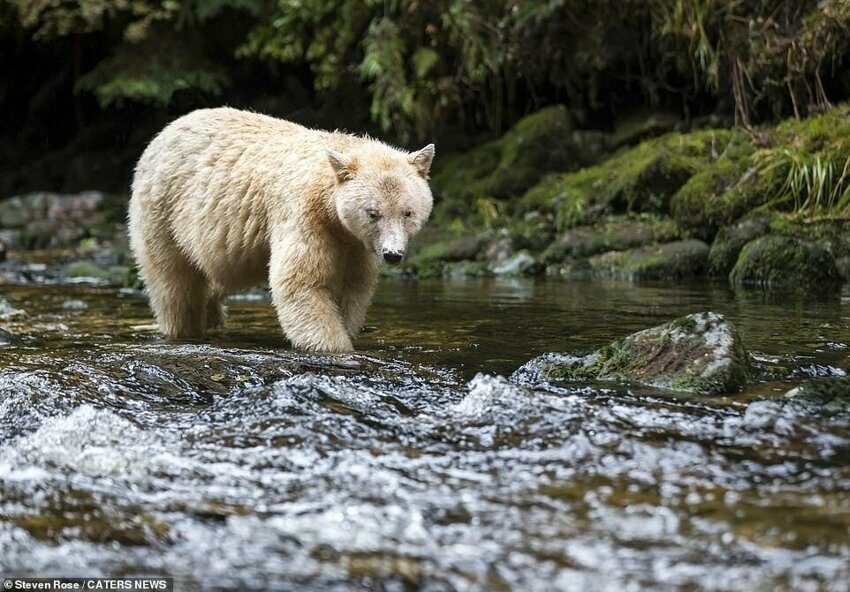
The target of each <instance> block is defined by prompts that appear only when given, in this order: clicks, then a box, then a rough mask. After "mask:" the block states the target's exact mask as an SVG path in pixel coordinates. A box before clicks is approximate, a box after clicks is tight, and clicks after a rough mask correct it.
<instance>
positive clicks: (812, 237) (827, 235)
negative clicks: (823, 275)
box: [770, 216, 850, 258]
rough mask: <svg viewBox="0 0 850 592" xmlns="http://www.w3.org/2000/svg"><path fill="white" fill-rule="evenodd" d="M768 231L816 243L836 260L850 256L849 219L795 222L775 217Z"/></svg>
mask: <svg viewBox="0 0 850 592" xmlns="http://www.w3.org/2000/svg"><path fill="white" fill-rule="evenodd" d="M770 230H771V233H773V234H781V235H784V236H795V237H799V238H803V239H806V240H809V241H812V242H814V243H818V244H819V245H821V246H822V247H823V248H825V249H826V250H827V251H829V252H830V253H832V254H833V255H834V256H835V257H836V258H840V257H847V256H850V219H823V220H811V221H805V220H803V221H797V220H793V219H789V218H787V217H781V216H777V217H775V218H774V219H773V220H772V221H771V224H770Z"/></svg>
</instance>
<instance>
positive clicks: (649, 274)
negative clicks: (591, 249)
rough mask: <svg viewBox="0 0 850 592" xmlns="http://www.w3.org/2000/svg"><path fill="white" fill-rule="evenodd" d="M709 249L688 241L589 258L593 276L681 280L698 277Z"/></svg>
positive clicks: (637, 279)
mask: <svg viewBox="0 0 850 592" xmlns="http://www.w3.org/2000/svg"><path fill="white" fill-rule="evenodd" d="M708 251H709V247H708V245H707V244H705V243H704V242H702V241H700V240H696V239H690V240H684V241H676V242H672V243H666V244H662V245H654V246H647V247H641V248H638V249H630V250H626V251H611V252H608V253H603V254H602V255H596V256H594V257H591V258H590V266H591V267H592V269H593V273H594V275H597V276H613V277H620V278H625V279H629V280H632V281H639V280H662V279H664V280H667V279H682V278H688V277H694V276H698V275H701V274H702V273H703V272H704V271H705V268H706V262H707V260H708Z"/></svg>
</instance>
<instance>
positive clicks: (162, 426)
mask: <svg viewBox="0 0 850 592" xmlns="http://www.w3.org/2000/svg"><path fill="white" fill-rule="evenodd" d="M0 291H2V295H3V296H4V297H5V298H7V299H8V300H9V301H10V302H11V303H13V304H14V305H16V306H18V307H19V308H23V309H25V310H26V311H27V312H28V316H26V317H21V316H19V317H14V318H11V319H9V320H7V321H0V325H2V326H3V328H5V329H6V330H7V331H9V332H11V333H13V334H15V335H17V337H14V336H8V335H7V336H6V339H5V342H6V344H5V345H2V343H4V341H3V339H0V574H3V575H7V576H10V575H41V576H46V575H51V576H58V575H62V576H81V577H82V576H85V577H89V576H96V575H122V576H123V575H130V574H147V575H156V574H167V575H171V576H173V577H174V578H175V582H176V585H177V589H178V590H194V589H208V590H387V591H404V590H428V591H435V592H436V591H444V590H445V591H448V590H516V591H536V590H541V591H542V590H576V591H579V590H582V591H583V590H588V591H590V590H593V591H595V590H611V591H622V590H644V589H648V590H694V589H706V590H746V591H751V590H771V591H772V590H803V591H805V590H835V591H844V590H848V589H850V493H848V492H849V491H850V418H848V416H847V415H846V414H845V415H842V414H826V413H819V412H817V411H813V410H811V409H806V408H802V407H799V406H794V405H792V404H789V403H788V402H787V400H785V399H783V398H782V394H783V393H785V392H786V391H787V390H789V389H790V388H792V387H793V386H794V385H795V384H797V383H799V382H801V381H803V380H807V379H811V378H812V377H818V376H827V375H842V374H844V373H846V372H847V371H850V291H848V290H847V289H845V291H844V292H843V293H842V294H839V295H834V296H831V297H826V298H822V299H808V300H807V299H802V298H800V297H798V296H794V295H771V294H767V295H765V294H762V293H733V292H730V291H729V290H728V289H727V288H726V287H725V286H718V285H712V284H690V285H685V286H681V285H680V286H664V285H657V286H653V285H646V286H645V285H640V286H636V285H632V284H627V283H618V282H599V281H594V282H570V283H567V282H534V281H525V280H523V281H519V280H517V281H500V280H490V281H420V282H403V281H385V282H384V283H383V284H382V285H381V287H380V290H379V293H378V295H377V297H376V302H375V304H374V306H373V308H372V309H371V311H370V315H369V321H368V322H369V323H370V325H369V326H368V327H367V331H366V333H365V334H364V336H363V337H362V338H361V339H360V340H359V341H358V342H357V347H358V351H357V353H356V354H354V355H347V356H312V355H305V354H299V353H294V352H292V351H290V350H288V349H287V348H285V347H282V345H281V340H280V336H279V331H278V329H277V326H276V323H275V319H274V315H273V313H272V310H271V308H270V306H269V304H268V303H267V302H263V301H258V300H250V299H247V300H246V299H243V300H239V301H235V302H232V303H231V314H230V329H229V330H228V331H227V332H226V333H224V334H219V335H216V336H213V337H212V338H211V339H209V340H207V341H206V342H204V343H179V344H178V343H167V342H163V341H162V340H160V339H159V338H157V336H156V334H155V332H154V331H153V327H152V326H151V322H152V321H151V319H150V316H149V313H148V311H147V307H146V303H145V301H144V300H143V299H142V298H141V297H139V296H138V295H134V294H121V293H118V292H117V291H116V290H115V289H114V288H104V287H91V286H87V287H86V286H40V287H33V286H21V287H14V286H5V287H2V288H0ZM704 310H713V311H716V312H720V313H724V314H726V315H727V317H728V318H729V319H731V320H732V321H733V322H734V323H735V324H736V326H737V327H738V329H739V330H740V332H741V333H742V335H743V336H744V339H745V342H746V344H747V346H748V347H749V349H750V351H751V352H752V354H753V355H754V357H755V360H756V367H757V370H758V377H759V379H758V381H757V382H756V383H755V384H753V385H752V386H751V387H749V388H748V389H747V390H746V392H744V393H742V394H739V395H734V396H729V397H723V398H716V399H698V398H693V397H683V396H680V395H679V396H677V395H674V394H671V393H666V392H661V391H656V390H652V389H649V388H641V387H636V386H634V385H627V384H612V383H595V384H559V385H544V386H540V387H537V388H535V389H530V388H525V387H520V386H517V385H516V384H514V383H512V382H511V381H510V380H509V379H508V378H505V377H509V376H510V373H511V372H512V371H513V370H514V369H516V368H517V367H518V366H519V365H521V364H522V363H523V362H525V361H527V360H528V359H529V358H531V357H533V356H535V355H538V354H541V353H543V352H547V351H565V352H573V353H586V352H588V351H590V350H592V349H594V348H596V347H599V346H601V345H603V344H605V343H607V342H608V341H610V340H611V339H614V338H617V337H620V336H623V335H625V334H628V333H631V332H633V331H637V330H640V329H644V328H647V327H650V326H653V325H656V324H659V323H661V322H665V321H667V320H670V319H671V318H673V317H675V316H678V315H681V314H686V313H690V312H698V311H704ZM2 337H3V335H2V334H0V338H2Z"/></svg>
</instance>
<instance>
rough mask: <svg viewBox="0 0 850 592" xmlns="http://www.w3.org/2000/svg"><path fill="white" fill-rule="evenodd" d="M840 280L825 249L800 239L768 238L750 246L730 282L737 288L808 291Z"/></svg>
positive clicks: (748, 245)
mask: <svg viewBox="0 0 850 592" xmlns="http://www.w3.org/2000/svg"><path fill="white" fill-rule="evenodd" d="M837 279H838V270H837V269H836V266H835V257H834V256H833V255H832V254H831V253H830V252H829V251H827V250H826V249H825V248H824V247H822V246H820V245H818V244H817V243H813V242H810V241H807V240H803V239H800V238H795V237H790V236H782V235H768V236H764V237H761V238H758V239H756V240H754V241H752V242H750V243H748V244H747V245H746V246H745V247H744V248H743V250H742V251H741V254H740V255H739V256H738V261H737V263H736V264H735V267H734V268H733V269H732V272H731V273H730V274H729V280H730V281H731V282H732V283H733V284H735V285H746V284H752V285H759V286H767V287H771V286H786V287H800V288H803V287H807V286H812V285H819V284H820V285H823V284H833V283H835V282H836V280H837Z"/></svg>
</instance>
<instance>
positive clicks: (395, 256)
mask: <svg viewBox="0 0 850 592" xmlns="http://www.w3.org/2000/svg"><path fill="white" fill-rule="evenodd" d="M402 257H404V253H402V252H400V251H384V261H386V262H387V263H398V262H399V261H401V258H402Z"/></svg>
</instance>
